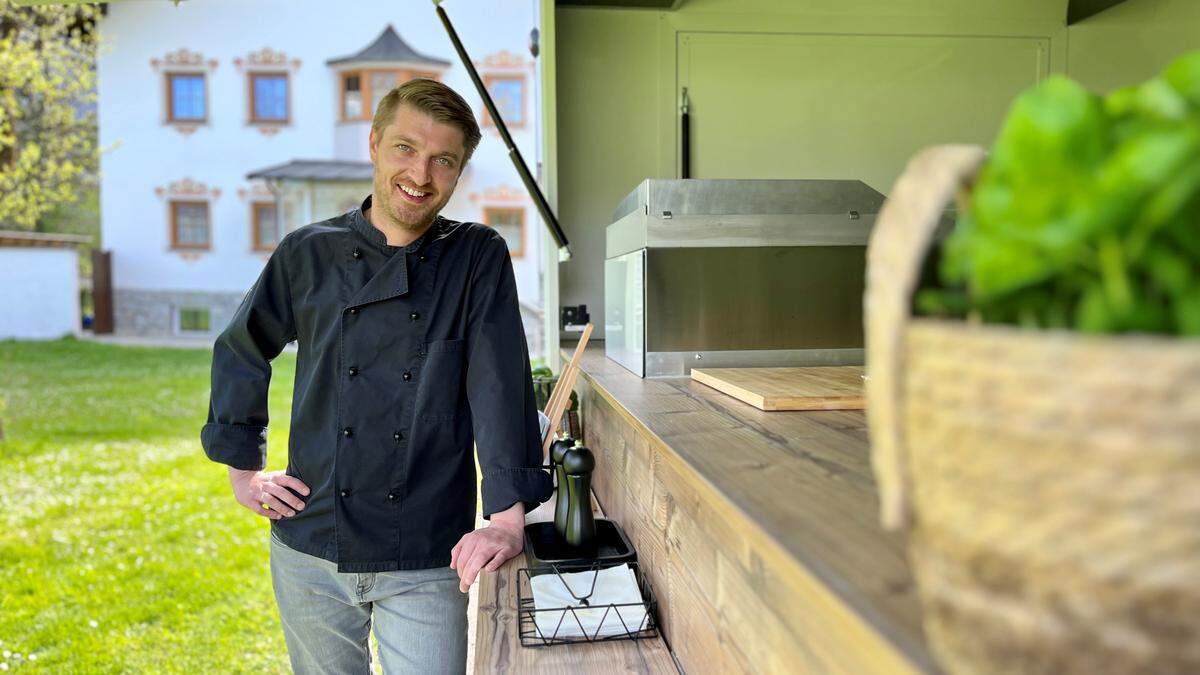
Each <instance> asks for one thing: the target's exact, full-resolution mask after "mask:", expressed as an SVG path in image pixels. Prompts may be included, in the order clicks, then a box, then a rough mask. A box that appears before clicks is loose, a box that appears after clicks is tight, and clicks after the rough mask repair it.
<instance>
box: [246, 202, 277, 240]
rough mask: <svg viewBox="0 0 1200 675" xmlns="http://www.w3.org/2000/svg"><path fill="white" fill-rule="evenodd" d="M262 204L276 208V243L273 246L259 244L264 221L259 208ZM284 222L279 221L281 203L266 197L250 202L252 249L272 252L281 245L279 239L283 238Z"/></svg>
mask: <svg viewBox="0 0 1200 675" xmlns="http://www.w3.org/2000/svg"><path fill="white" fill-rule="evenodd" d="M261 206H270V207H271V208H273V209H275V223H274V227H275V243H274V244H272V245H271V246H262V245H261V244H259V242H260V241H261V237H259V236H258V235H259V234H260V233H261V232H262V227H263V222H262V219H261V218H260V217H259V212H258V209H259V207H261ZM282 228H283V224H282V223H280V222H279V205H278V204H276V203H275V202H274V201H271V200H266V199H257V200H254V201H251V202H250V250H251V251H254V252H256V253H257V252H270V251H274V250H275V247H276V246H279V240H281V239H283V232H282V231H281V230H282Z"/></svg>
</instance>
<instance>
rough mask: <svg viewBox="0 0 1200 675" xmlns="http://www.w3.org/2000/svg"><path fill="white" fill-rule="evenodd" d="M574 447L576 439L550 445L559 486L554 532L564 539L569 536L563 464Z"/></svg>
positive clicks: (555, 507)
mask: <svg viewBox="0 0 1200 675" xmlns="http://www.w3.org/2000/svg"><path fill="white" fill-rule="evenodd" d="M573 445H575V439H573V438H570V437H568V438H564V439H562V440H558V441H554V443H552V444H551V445H550V465H551V466H553V467H554V477H555V479H556V480H557V485H558V489H557V490H555V501H554V530H555V531H556V532H558V536H560V537H563V538H565V537H566V536H567V474H566V472H565V471H563V466H562V462H563V455H564V454H566V452H567V451H568V450H570V449H571V446H573Z"/></svg>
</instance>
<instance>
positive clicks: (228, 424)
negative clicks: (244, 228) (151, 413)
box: [200, 237, 296, 470]
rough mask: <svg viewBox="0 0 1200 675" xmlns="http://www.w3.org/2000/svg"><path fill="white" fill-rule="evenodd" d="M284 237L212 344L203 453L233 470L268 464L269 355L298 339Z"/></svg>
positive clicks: (263, 466)
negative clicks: (210, 387)
mask: <svg viewBox="0 0 1200 675" xmlns="http://www.w3.org/2000/svg"><path fill="white" fill-rule="evenodd" d="M288 239H289V237H284V239H283V240H282V241H281V242H280V243H279V245H278V246H277V247H276V249H275V251H274V252H272V254H271V257H270V258H269V259H268V260H267V263H266V265H265V266H263V270H262V273H261V274H259V276H258V279H257V280H256V281H255V282H254V285H253V286H251V287H250V290H249V291H247V292H246V295H245V296H244V297H243V298H242V302H241V304H240V305H238V308H237V311H236V312H234V315H233V318H232V319H231V320H230V322H229V325H228V326H227V327H226V328H225V330H224V331H222V332H221V334H220V335H219V336H217V339H216V341H215V342H214V343H213V360H212V389H211V393H210V394H209V405H208V421H207V423H206V424H205V425H204V427H203V428H202V429H201V431H200V443H201V445H203V446H204V452H205V454H207V455H208V458H209V459H211V460H213V461H214V462H220V463H222V464H228V465H229V466H231V467H234V468H235V469H254V470H261V469H263V468H265V467H266V465H267V421H268V418H267V391H268V388H269V387H270V383H271V360H272V359H274V358H275V357H276V356H278V355H279V353H280V352H282V351H283V348H284V346H286V345H287V343H289V342H291V341H292V340H294V339H296V328H295V320H294V317H293V315H292V302H291V287H290V283H289V280H288V270H287V263H286V256H287V244H288Z"/></svg>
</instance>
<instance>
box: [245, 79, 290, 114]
mask: <svg viewBox="0 0 1200 675" xmlns="http://www.w3.org/2000/svg"><path fill="white" fill-rule="evenodd" d="M259 77H283V82H284V88H285V90H286V91H285V97H284V104H283V105H284V116H283V117H282V118H276V117H258V116H257V115H256V114H255V109H256V106H255V105H254V104H255V103H256V102H257V101H256V98H255V97H256V95H255V93H254V80H255V79H257V78H259ZM246 90H247V96H246V100H247V102H248V103H249V109H248V110H247V111H246V123H247V124H253V125H260V124H267V125H272V124H273V125H278V126H287V125H289V124H291V123H292V74H291V73H290V72H288V71H286V70H250V71H247V72H246Z"/></svg>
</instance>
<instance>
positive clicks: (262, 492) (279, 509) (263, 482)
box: [229, 467, 308, 520]
mask: <svg viewBox="0 0 1200 675" xmlns="http://www.w3.org/2000/svg"><path fill="white" fill-rule="evenodd" d="M229 483H230V484H231V485H233V496H234V497H235V498H237V502H238V503H239V504H241V505H242V506H244V507H246V508H248V509H250V510H251V511H253V512H255V513H257V514H258V515H260V516H266V517H267V518H270V519H271V520H279V519H280V518H284V517H288V516H294V515H296V512H297V511H302V510H303V509H304V500H302V499H300V497H297V496H296V495H295V494H294V493H293V492H292V490H295V491H296V492H298V493H300V494H301V495H307V494H308V486H307V485H305V484H304V483H302V482H300V479H298V478H296V477H295V476H289V475H287V474H286V473H285V472H283V471H252V470H247V469H235V468H233V467H230V468H229ZM288 488H291V490H289V489H288Z"/></svg>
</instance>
